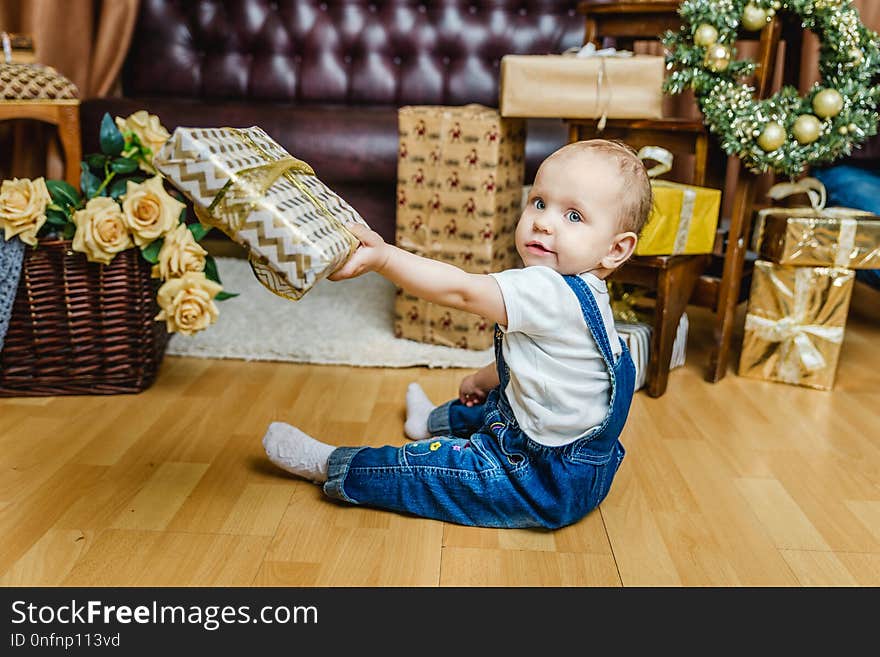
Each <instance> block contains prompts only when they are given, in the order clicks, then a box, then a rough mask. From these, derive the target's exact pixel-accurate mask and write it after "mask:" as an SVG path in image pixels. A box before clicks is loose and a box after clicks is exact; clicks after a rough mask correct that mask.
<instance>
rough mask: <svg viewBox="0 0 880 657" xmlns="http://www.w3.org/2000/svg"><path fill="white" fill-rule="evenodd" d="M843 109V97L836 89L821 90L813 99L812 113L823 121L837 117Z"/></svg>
mask: <svg viewBox="0 0 880 657" xmlns="http://www.w3.org/2000/svg"><path fill="white" fill-rule="evenodd" d="M842 109H843V96H841V95H840V92H839V91H837V89H823V90H822V91H820V92H819V93H817V94H816V95H815V96H814V97H813V111H814V112H815V113H816V115H817V116H820V117H822V118H823V119H827V118H830V117H832V116H837V115H838V114H839V113H840V110H842Z"/></svg>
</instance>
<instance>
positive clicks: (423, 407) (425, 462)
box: [263, 139, 652, 528]
mask: <svg viewBox="0 0 880 657" xmlns="http://www.w3.org/2000/svg"><path fill="white" fill-rule="evenodd" d="M651 202H652V198H651V186H650V183H649V179H648V176H647V173H646V171H645V167H644V165H643V164H642V162H641V160H639V159H638V157H636V154H635V153H634V152H633V150H632V149H630V148H629V147H628V146H625V145H623V144H621V143H618V142H612V141H607V140H602V139H593V140H589V141H581V142H576V143H572V144H569V145H567V146H564V147H562V148H560V149H559V150H558V151H556V152H555V153H553V154H552V155H550V156H549V157H548V158H547V159H546V160H545V161H544V162H543V163H542V164H541V166H540V168H539V169H538V172H537V174H536V176H535V181H534V185H533V186H532V189H531V193H530V195H529V198H528V203H527V206H526V208H525V209H524V211H523V213H522V216H521V217H520V220H519V223H518V224H517V228H516V249H517V251H518V252H519V255H520V256H521V257H522V260H523V263H524V265H525V267H524V268H522V269H511V270H507V271H503V272H500V273H494V274H470V273H467V272H465V271H463V270H461V269H458V268H457V267H454V266H453V265H449V264H446V263H443V262H438V261H435V260H431V259H428V258H423V257H420V256H417V255H415V254H412V253H409V252H407V251H404V250H402V249H399V248H397V247H395V246H392V245H390V244H386V243H385V242H384V241H383V240H382V238H381V237H380V236H379V235H378V234H377V233H375V232H374V231H371V230H369V229H368V228H365V227H362V226H359V225H352V226H350V230H351V231H352V232H353V233H354V235H355V236H356V237H357V238H358V239H359V240H360V242H361V244H360V246H359V247H358V249H357V251H355V253H354V254H353V255H352V256H351V258H349V260H348V261H347V262H346V263H345V264H344V265H343V266H342V267H341V268H340V269H338V270H337V271H336V272H334V273H333V275H332V276H330V279H331V280H334V281H339V280H343V279H347V278H352V277H354V276H359V275H361V274H363V273H365V272H369V271H375V272H378V273H380V274H381V275H382V276H385V277H386V278H388V279H389V280H391V281H393V282H394V283H395V284H397V285H399V286H400V287H402V288H403V289H404V290H406V291H407V292H410V293H412V294H414V295H416V296H419V297H421V298H424V299H427V300H428V301H432V302H434V303H437V304H441V305H444V306H449V307H451V308H459V309H461V310H466V311H469V312H471V313H475V314H477V315H481V316H482V317H485V318H486V319H488V320H490V321H492V322H494V323H495V324H496V328H495V362H494V363H490V364H489V365H487V366H486V367H484V368H483V369H481V370H479V371H477V372H476V373H474V374H471V375H469V376H467V377H465V378H464V380H463V381H462V382H461V386H460V389H459V397H458V399H456V400H452V401H449V402H447V403H445V404H443V405H442V406H437V407H434V406H433V404H432V403H431V402H430V401H429V400H428V398H427V397H426V396H425V393H424V392H423V391H422V389H421V388H420V387H419V386H418V385H417V384H411V385H410V386H409V389H408V391H407V397H406V406H407V418H406V424H405V427H404V428H405V432H406V435H407V437H409V438H410V439H412V440H413V441H414V442H412V443H409V444H406V445H404V446H403V447H393V446H386V447H365V446H361V447H335V446H333V445H327V444H325V443H322V442H319V441H317V440H315V439H314V438H312V437H310V436H308V435H306V434H305V433H303V432H302V431H299V430H298V429H296V428H295V427H292V426H290V425H287V424H284V423H281V422H273V423H271V424H270V425H269V428H268V431H267V433H266V434H265V436H264V438H263V446H264V447H265V449H266V453H267V455H268V457H269V459H270V460H271V461H272V462H273V463H275V464H276V465H278V466H279V467H281V468H283V469H284V470H286V471H288V472H291V473H293V474H296V475H298V476H300V477H304V478H306V479H310V480H311V481H314V482H315V483H320V484H323V487H324V492H325V493H327V494H328V495H331V496H333V497H336V498H339V499H341V500H345V501H346V502H351V503H353V504H364V505H370V506H373V507H381V508H385V509H391V510H394V511H400V512H408V513H412V514H416V515H419V516H423V517H427V518H435V519H439V520H445V521H448V522H454V523H459V524H464V525H477V526H483V527H547V528H557V527H562V526H564V525H568V524H571V523H573V522H575V521H577V520H579V519H580V518H582V517H583V516H585V515H586V514H587V513H588V512H589V511H591V510H592V509H594V508H595V507H596V506H597V505H598V504H599V503H600V502H601V501H602V500H603V499H604V498H605V496H606V495H607V494H608V491H609V489H610V487H611V482H612V481H613V479H614V476H615V474H616V472H617V469H618V466H619V465H620V463H621V461H622V460H623V455H624V448H623V445H621V443H620V441H619V440H618V438H619V436H620V433H621V430H622V429H623V426H624V423H625V421H626V417H627V413H628V412H629V407H630V402H631V401H632V395H633V388H634V380H635V367H634V366H633V362H632V359H631V358H630V355H629V352H628V350H627V349H626V347H625V345H624V344H623V342H622V341H621V339H620V338H619V337H618V335H617V332H616V331H615V329H614V321H613V319H612V315H611V305H610V302H609V297H608V290H607V288H606V285H605V281H604V279H605V278H606V277H607V276H608V275H609V274H611V272H613V271H614V270H615V269H617V268H618V267H620V266H621V265H622V264H623V263H624V262H625V261H626V260H627V259H628V258H629V257H630V256H631V255H632V253H633V250H634V249H635V246H636V241H637V239H638V234H639V232H640V230H641V228H642V226H643V225H644V223H645V221H646V220H647V217H648V214H649V211H650V208H651Z"/></svg>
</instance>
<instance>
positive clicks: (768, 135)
mask: <svg viewBox="0 0 880 657" xmlns="http://www.w3.org/2000/svg"><path fill="white" fill-rule="evenodd" d="M787 137H788V135H787V134H786V133H785V128H783V127H782V124H780V123H776V122H773V123H768V124H767V125H765V126H764V130H762V131H761V136H760V137H758V146H760V147H761V148H762V149H763V150H765V151H767V152H768V153H769V152H771V151H775V150H776V149H777V148H779V147H780V146H782V145H783V144H784V143H785V140H786V138H787Z"/></svg>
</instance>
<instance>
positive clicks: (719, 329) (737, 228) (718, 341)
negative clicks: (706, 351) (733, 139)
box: [706, 169, 756, 383]
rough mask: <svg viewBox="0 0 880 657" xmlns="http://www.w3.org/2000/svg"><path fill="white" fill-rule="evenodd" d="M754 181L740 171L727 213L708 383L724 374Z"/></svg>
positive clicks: (740, 281) (744, 171) (744, 252)
mask: <svg viewBox="0 0 880 657" xmlns="http://www.w3.org/2000/svg"><path fill="white" fill-rule="evenodd" d="M755 180H756V178H755V175H754V174H752V173H751V172H749V171H747V170H744V169H743V170H740V174H739V179H738V181H737V187H736V194H735V196H734V198H733V207H732V209H731V214H730V233H729V234H728V238H727V250H726V251H725V254H724V269H723V270H722V273H721V285H720V287H719V291H718V305H717V306H716V311H715V344H714V346H713V348H712V352H711V353H710V355H709V368H708V370H707V372H706V380H707V381H709V382H711V383H715V382H717V381H720V380H721V379H722V378H724V375H725V374H727V364H728V361H729V359H730V343H731V340H732V337H733V320H734V318H735V316H736V307H737V303H738V301H739V293H740V285H741V284H742V272H743V263H744V262H745V258H746V249H747V247H746V244H747V242H748V232H749V223H748V220H749V213H750V212H751V208H752V203H753V201H754V198H755Z"/></svg>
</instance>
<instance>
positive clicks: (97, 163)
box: [86, 153, 107, 171]
mask: <svg viewBox="0 0 880 657" xmlns="http://www.w3.org/2000/svg"><path fill="white" fill-rule="evenodd" d="M86 162H88V163H89V168H90V169H95V170H97V171H103V170H104V164H105V163H106V162H107V156H106V155H101V154H100V153H92V154H91V155H86Z"/></svg>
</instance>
